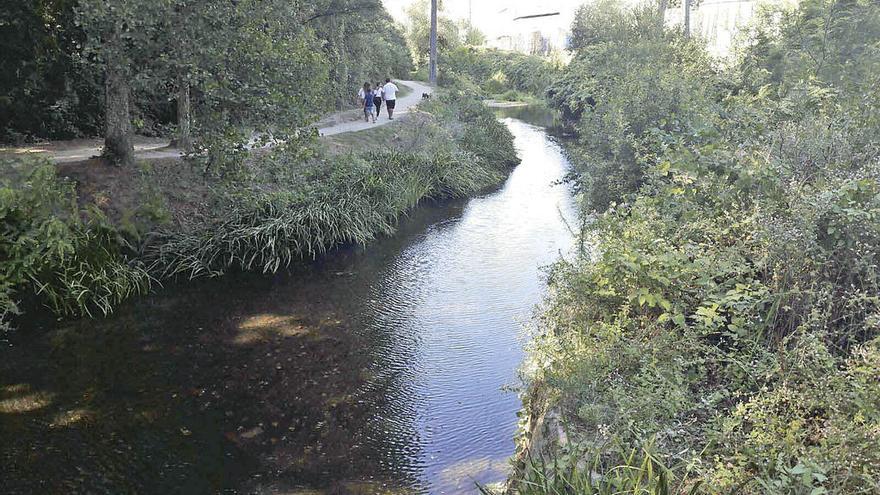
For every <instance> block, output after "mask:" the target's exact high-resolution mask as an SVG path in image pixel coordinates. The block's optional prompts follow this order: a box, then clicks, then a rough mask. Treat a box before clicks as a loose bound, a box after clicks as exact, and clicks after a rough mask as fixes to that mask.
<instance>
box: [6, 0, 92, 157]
mask: <svg viewBox="0 0 880 495" xmlns="http://www.w3.org/2000/svg"><path fill="white" fill-rule="evenodd" d="M75 5H76V2H75V1H73V0H56V1H43V2H5V3H4V8H3V9H2V11H0V46H3V58H2V60H0V69H2V70H0V141H3V142H9V141H23V140H27V139H30V138H32V137H35V136H40V137H44V138H49V139H59V138H68V137H78V136H81V135H92V134H97V133H98V132H100V119H99V118H98V116H99V115H100V113H101V104H100V101H101V99H100V89H101V88H100V81H99V80H98V78H97V77H96V75H94V74H91V73H90V72H88V71H87V70H85V69H84V68H83V67H81V66H80V65H79V64H78V58H77V53H78V52H79V49H78V47H79V46H80V45H81V44H82V43H83V41H84V34H83V33H82V30H81V29H79V27H78V26H77V25H76V24H75V22H74V6H75Z"/></svg>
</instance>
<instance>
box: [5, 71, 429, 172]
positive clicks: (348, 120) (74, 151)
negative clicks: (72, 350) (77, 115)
mask: <svg viewBox="0 0 880 495" xmlns="http://www.w3.org/2000/svg"><path fill="white" fill-rule="evenodd" d="M395 82H397V83H403V84H405V85H406V86H409V87H410V88H412V91H411V92H410V93H409V94H407V95H406V96H400V97H398V98H397V108H395V110H394V118H395V120H396V119H397V118H398V117H402V116H404V115H406V114H407V113H409V111H410V110H411V109H412V108H413V107H415V106H416V105H418V104H419V102H420V101H421V100H422V93H431V92H432V91H433V89H432V88H431V87H430V86H427V85H425V84H422V83H420V82H417V81H395ZM355 119H356V120H355ZM363 119H364V113H363V111H360V110H345V111H342V112H336V113H334V114H331V115H329V116H327V117H325V118H323V119H321V121H319V122H318V123H317V124H316V126H317V128H318V132H319V133H320V135H321V136H332V135H334V134H342V133H344V132H356V131H363V130H366V129H373V128H375V127H377V126H382V125H386V124H389V123H391V122H394V121H393V120H389V119H388V112H387V111H386V109H385V105H382V114H381V115H380V116H379V118H378V119H377V121H376V123H375V124H374V123H372V122H364V120H363ZM170 146H171V142H170V141H169V140H168V139H164V138H145V137H136V138H135V142H134V149H135V156H136V157H137V158H140V159H144V160H158V159H163V158H180V157H182V156H183V154H182V153H181V151H180V150H178V149H176V148H171V147H170ZM101 148H102V142H101V140H100V139H78V140H73V141H54V142H48V143H42V144H33V145H27V146H16V147H0V157H2V156H3V155H22V154H34V155H37V156H48V157H50V158H51V159H52V160H53V161H55V162H56V163H71V162H79V161H83V160H88V159H89V158H92V157H94V156H98V155H100V154H101Z"/></svg>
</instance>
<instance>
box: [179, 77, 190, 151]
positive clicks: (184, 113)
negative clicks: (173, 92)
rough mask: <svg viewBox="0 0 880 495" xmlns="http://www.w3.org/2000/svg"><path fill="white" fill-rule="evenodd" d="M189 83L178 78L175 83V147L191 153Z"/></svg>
mask: <svg viewBox="0 0 880 495" xmlns="http://www.w3.org/2000/svg"><path fill="white" fill-rule="evenodd" d="M189 90H190V88H189V83H188V82H186V81H185V80H184V79H183V78H180V80H179V82H178V84H177V140H176V144H177V147H178V148H179V149H180V150H181V151H183V152H184V153H192V151H193V143H192V104H191V102H190V97H189Z"/></svg>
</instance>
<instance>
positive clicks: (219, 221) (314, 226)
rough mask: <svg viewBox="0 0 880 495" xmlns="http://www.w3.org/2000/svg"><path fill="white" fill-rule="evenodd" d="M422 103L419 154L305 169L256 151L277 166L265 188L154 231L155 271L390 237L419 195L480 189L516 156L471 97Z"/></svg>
mask: <svg viewBox="0 0 880 495" xmlns="http://www.w3.org/2000/svg"><path fill="white" fill-rule="evenodd" d="M425 110H426V111H427V112H430V113H432V114H433V117H432V118H431V120H430V121H429V122H428V123H427V124H425V125H424V126H422V127H420V128H419V132H427V133H430V135H429V136H428V138H427V141H428V142H429V145H428V146H427V147H425V148H423V149H421V150H419V151H406V150H395V151H383V152H376V151H374V152H369V153H367V154H365V155H356V154H346V155H341V156H334V157H323V158H321V159H317V160H314V161H312V162H310V163H309V164H308V165H305V166H304V165H302V164H301V163H300V160H299V158H298V157H294V156H292V155H291V154H289V153H288V152H287V151H284V150H279V151H278V152H276V153H272V154H270V155H268V156H266V157H264V158H263V160H265V161H267V162H268V163H263V164H261V167H262V168H265V169H271V170H275V171H280V175H276V176H274V177H273V179H271V181H270V182H271V183H272V186H273V190H270V191H267V190H266V189H265V187H262V186H260V187H258V188H254V189H252V190H249V191H241V190H234V191H230V192H229V193H228V194H227V195H226V196H225V198H224V199H223V201H222V203H221V204H220V205H219V206H218V208H217V210H218V211H217V212H216V213H217V214H216V216H215V217H214V218H212V219H209V220H208V221H207V222H206V223H205V224H204V225H202V226H201V227H199V228H197V229H196V230H194V231H191V232H179V231H174V232H171V231H168V232H162V233H160V235H159V236H158V239H157V242H156V243H155V244H152V245H149V246H147V252H146V257H147V259H148V260H149V261H150V263H151V265H152V267H153V270H154V272H155V273H156V274H157V276H160V277H169V276H176V275H181V274H183V275H185V276H188V277H197V276H205V275H219V274H221V273H222V272H223V271H225V270H227V269H230V268H235V269H240V270H258V271H262V272H272V273H274V272H276V271H277V270H279V269H281V268H283V267H286V266H288V265H289V264H290V263H291V262H293V261H295V260H297V259H300V258H302V257H315V256H317V255H319V254H322V253H323V252H325V251H326V250H327V249H329V248H332V247H334V246H337V245H339V244H348V243H360V244H363V243H366V242H367V241H369V240H371V239H372V238H373V237H374V236H376V235H381V234H389V233H391V232H393V231H394V224H395V222H396V220H397V218H398V217H399V216H400V215H401V214H402V213H404V212H405V211H406V210H408V209H409V208H411V207H413V206H415V204H416V203H418V202H419V201H421V200H422V199H426V198H434V199H439V198H446V197H458V196H463V195H465V194H467V193H470V192H473V191H476V190H479V189H482V188H485V187H487V186H490V185H492V184H495V183H497V182H498V181H499V180H500V179H501V177H502V172H503V171H504V170H505V169H506V168H507V167H509V166H510V165H512V164H514V163H516V162H517V158H516V153H515V150H514V148H513V142H512V137H511V135H510V133H509V132H508V131H507V129H506V128H505V127H504V126H503V125H502V124H501V123H499V122H497V121H496V120H495V119H494V117H493V116H492V114H491V112H489V111H488V110H487V109H485V108H483V107H482V105H480V104H479V102H474V101H472V100H469V99H466V98H450V97H446V98H442V97H441V98H438V99H436V100H432V102H430V103H428V104H426V105H425ZM410 132H415V131H410ZM404 141H406V139H404Z"/></svg>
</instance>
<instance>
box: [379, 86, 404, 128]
mask: <svg viewBox="0 0 880 495" xmlns="http://www.w3.org/2000/svg"><path fill="white" fill-rule="evenodd" d="M398 91H400V89H398V88H397V85H396V84H394V83H393V82H391V78H388V79H385V86H383V87H382V97H383V98H384V99H385V108H386V109H387V110H388V120H394V106H395V104H396V103H397V92H398Z"/></svg>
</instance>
